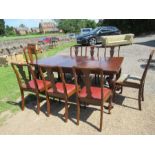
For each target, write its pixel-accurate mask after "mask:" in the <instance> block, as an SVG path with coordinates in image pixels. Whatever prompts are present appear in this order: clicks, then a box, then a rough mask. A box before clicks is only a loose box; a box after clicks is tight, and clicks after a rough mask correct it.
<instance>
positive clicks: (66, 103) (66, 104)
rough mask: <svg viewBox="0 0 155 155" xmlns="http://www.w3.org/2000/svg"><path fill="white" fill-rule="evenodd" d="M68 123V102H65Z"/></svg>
mask: <svg viewBox="0 0 155 155" xmlns="http://www.w3.org/2000/svg"><path fill="white" fill-rule="evenodd" d="M67 121H68V101H67V99H66V100H65V122H67Z"/></svg>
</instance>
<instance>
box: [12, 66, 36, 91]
mask: <svg viewBox="0 0 155 155" xmlns="http://www.w3.org/2000/svg"><path fill="white" fill-rule="evenodd" d="M11 66H12V68H13V70H14V72H15V74H16V77H17V81H18V84H19V87H20V88H21V89H22V88H23V87H24V88H26V87H28V86H29V85H28V84H29V83H28V82H29V81H30V80H31V76H32V78H33V80H34V85H35V89H37V90H38V86H37V82H36V75H35V72H34V71H33V69H32V67H31V66H30V65H29V64H17V63H11Z"/></svg>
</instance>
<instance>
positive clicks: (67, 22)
mask: <svg viewBox="0 0 155 155" xmlns="http://www.w3.org/2000/svg"><path fill="white" fill-rule="evenodd" d="M58 27H59V28H60V29H62V30H63V31H64V32H65V33H67V32H74V33H79V32H80V29H81V28H85V27H89V28H95V27H96V23H95V21H94V20H88V19H61V20H59V22H58Z"/></svg>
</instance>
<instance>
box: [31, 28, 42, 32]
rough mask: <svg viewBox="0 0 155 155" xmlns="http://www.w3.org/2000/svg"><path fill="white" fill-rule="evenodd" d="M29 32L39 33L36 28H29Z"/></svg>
mask: <svg viewBox="0 0 155 155" xmlns="http://www.w3.org/2000/svg"><path fill="white" fill-rule="evenodd" d="M31 32H32V33H39V32H40V30H39V28H38V27H33V28H31Z"/></svg>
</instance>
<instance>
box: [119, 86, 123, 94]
mask: <svg viewBox="0 0 155 155" xmlns="http://www.w3.org/2000/svg"><path fill="white" fill-rule="evenodd" d="M122 92H123V86H121V91H120V94H122Z"/></svg>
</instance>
